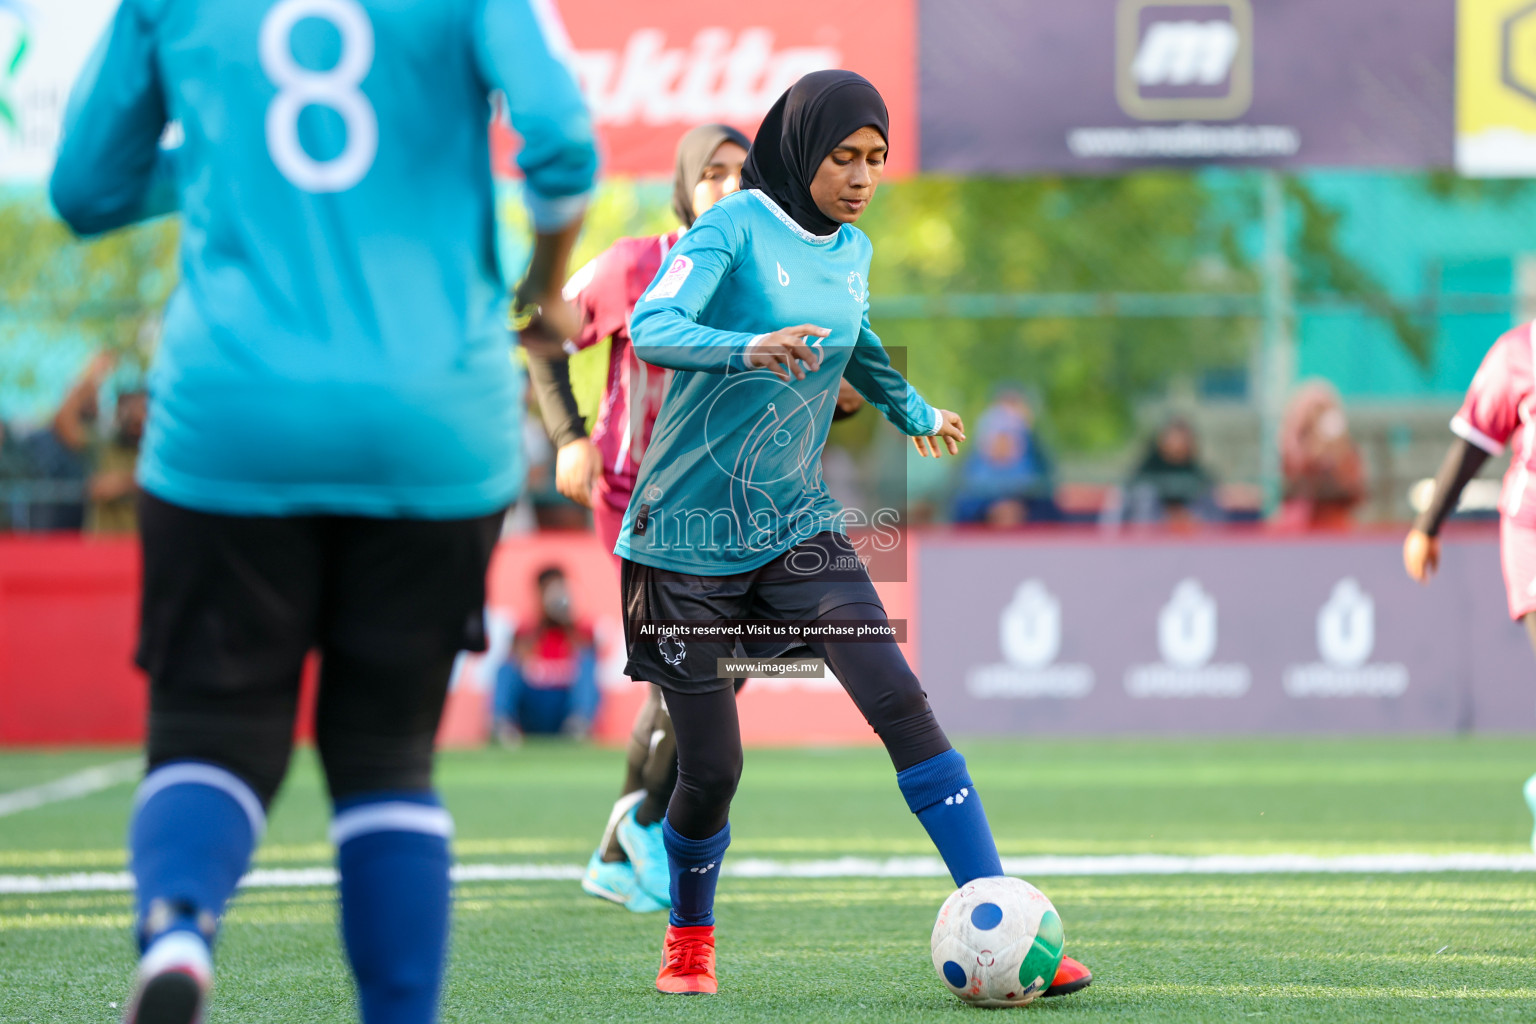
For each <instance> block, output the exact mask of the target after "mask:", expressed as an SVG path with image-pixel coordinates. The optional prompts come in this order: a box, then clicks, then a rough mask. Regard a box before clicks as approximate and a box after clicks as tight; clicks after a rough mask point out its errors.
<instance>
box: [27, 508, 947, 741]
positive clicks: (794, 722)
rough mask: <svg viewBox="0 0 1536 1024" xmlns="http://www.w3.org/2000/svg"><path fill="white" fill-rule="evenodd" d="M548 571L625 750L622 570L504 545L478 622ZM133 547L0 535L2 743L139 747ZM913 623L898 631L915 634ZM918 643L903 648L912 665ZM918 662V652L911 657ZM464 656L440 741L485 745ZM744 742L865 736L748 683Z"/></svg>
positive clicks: (531, 612)
mask: <svg viewBox="0 0 1536 1024" xmlns="http://www.w3.org/2000/svg"><path fill="white" fill-rule="evenodd" d="M550 565H558V566H559V567H560V568H562V569H563V570H564V571H565V573H566V576H567V577H568V578H569V580H570V586H571V595H572V603H573V605H574V610H575V612H576V615H577V616H578V618H580V619H581V620H582V621H583V622H586V623H587V624H589V625H590V626H591V627H592V628H593V631H594V633H595V636H596V639H597V643H598V658H599V669H598V681H599V683H600V684H601V686H602V688H603V703H602V707H601V710H600V711H599V713H598V720H597V722H596V729H595V732H596V735H597V738H598V739H600V740H604V741H609V742H621V741H623V740H624V739H625V738H626V737H627V736H628V735H629V729H630V724H631V722H632V721H633V720H634V715H635V711H636V710H637V709H638V708H639V706H640V703H641V701H643V700H644V698H645V693H646V689H645V686H644V685H642V684H637V683H634V682H631V681H630V680H629V678H628V677H626V676H625V675H624V640H623V633H622V626H621V622H620V616H619V574H618V568H617V566H616V565H615V564H614V561H613V556H612V555H610V554H608V553H607V552H606V551H604V550H603V548H602V545H601V544H599V543H598V541H597V539H596V538H595V537H594V536H593V535H591V534H589V533H545V534H536V535H531V536H527V537H518V538H515V539H512V540H509V541H505V542H503V543H502V544H501V546H500V547H499V548H498V549H497V551H496V556H495V558H494V560H493V561H492V563H491V571H490V578H489V580H488V585H489V594H488V605H489V607H488V609H487V612H488V618H490V619H491V620H493V622H494V620H500V625H501V626H502V627H503V628H511V627H514V626H515V625H516V624H517V623H518V622H528V621H530V620H531V619H532V618H533V617H534V616H535V615H536V614H537V607H538V598H537V592H536V589H535V586H534V581H535V579H536V577H537V575H538V573H539V570H541V569H543V568H544V567H546V566H550ZM138 587H139V554H138V545H137V544H136V543H135V542H133V541H124V540H110V541H109V540H91V539H88V538H81V537H76V536H66V535H61V536H57V537H27V536H25V535H15V536H0V747H3V746H8V745H37V744H47V745H54V744H88V743H138V742H140V741H142V739H143V737H144V709H145V684H144V679H143V674H142V673H141V672H139V670H138V669H136V668H135V667H134V666H133V663H132V658H133V647H134V642H135V635H136V631H137V628H138ZM879 589H880V593H881V598H882V600H883V601H884V602H885V607H886V609H887V610H888V611H889V613H890V615H891V617H892V618H898V619H908V620H910V619H911V618H912V617H913V611H914V609H913V607H912V604H911V597H910V594H909V588H908V586H906V585H905V584H882V585H880V587H879ZM915 633H916V629H915V628H909V630H908V636H909V637H914V635H915ZM914 645H915V640H909V642H908V643H907V644H906V645H903V646H904V647H905V649H906V650H907V654H908V657H909V658H914V653H915V652H914V650H913V647H914ZM913 663H914V665H915V664H916V661H915V658H914V661H913ZM487 668H488V666H485V665H484V657H483V656H481V655H465V656H464V657H463V658H462V659H461V660H460V663H459V665H458V666H457V669H456V671H455V675H454V682H453V688H452V690H451V692H450V693H449V695H448V705H447V708H446V709H445V711H444V714H443V726H442V730H441V732H440V733H439V739H440V741H441V742H443V743H444V744H445V745H448V746H467V745H474V744H480V743H484V742H485V740H486V738H487V736H488V734H489V731H490V697H491V694H490V690H491V680H490V679H489V678H488V677H489V675H490V672H489V671H487ZM314 669H315V665H314V662H313V659H311V663H310V664H309V665H308V666H307V670H306V680H305V687H304V689H305V699H304V701H303V710H302V711H301V714H300V722H299V726H298V729H297V732H298V734H299V736H300V737H301V738H302V737H306V736H308V735H310V734H311V732H312V727H311V725H312V717H313V716H312V704H313V696H314V676H315V671H314ZM741 726H742V734H743V737H744V738H745V740H746V741H747V742H748V743H751V744H756V745H765V744H772V745H792V744H803V743H867V742H873V741H874V738H875V737H874V734H873V733H871V732H870V729H869V726H868V725H866V724H865V723H864V720H863V718H862V717H861V716H860V715H859V712H858V709H856V708H855V707H854V706H853V702H852V701H850V700H849V699H848V697H847V695H846V694H844V693H843V691H842V688H841V687H840V686H839V685H838V683H837V681H836V680H835V679H833V678H832V677H831V676H830V674H829V675H828V678H826V679H777V680H754V681H753V682H752V683H750V684H749V685H748V686H747V688H746V690H745V691H743V693H742V697H741Z"/></svg>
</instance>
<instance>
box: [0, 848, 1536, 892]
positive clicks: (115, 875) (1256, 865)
mask: <svg viewBox="0 0 1536 1024" xmlns="http://www.w3.org/2000/svg"><path fill="white" fill-rule="evenodd" d="M1003 870H1004V871H1006V872H1007V873H1008V874H1010V875H1015V876H1018V877H1021V878H1045V877H1050V876H1053V875H1077V876H1082V875H1293V874H1294V875H1377V874H1424V873H1432V874H1434V873H1445V872H1460V871H1504V872H1536V856H1533V855H1531V854H1528V853H1527V854H1500V853H1372V854H1358V855H1351V856H1343V857H1314V856H1310V855H1306V854H1287V853H1277V854H1261V855H1232V856H1211V857H1175V856H1167V855H1163V854H1155V853H1137V854H1126V855H1124V856H1083V857H1004V858H1003ZM724 871H725V873H726V874H727V875H733V876H735V877H737V878H946V877H948V875H949V873H948V872H947V871H946V870H945V869H944V863H943V862H942V861H940V860H939V859H938V858H937V857H890V858H885V859H876V858H871V857H838V858H836V859H833V860H766V859H760V858H746V859H742V860H738V861H735V862H731V861H727V862H726V864H725V868H724ZM583 873H584V872H583V869H582V868H581V867H580V866H578V865H575V864H460V865H457V866H455V867H454V869H453V878H454V880H455V881H458V882H543V881H557V882H574V881H577V880H578V879H580V878H581V877H582V875H583ZM335 882H336V871H335V869H333V868H325V867H316V868H260V869H258V870H256V871H252V872H251V873H250V874H248V875H246V876H245V878H244V879H242V880H241V883H240V884H241V885H242V886H244V887H245V888H249V889H290V888H313V887H316V886H327V885H334V884H335ZM132 888H133V878H132V876H130V875H129V874H128V873H127V872H126V871H88V872H76V873H72V874H56V875H4V874H0V895H14V894H20V893H26V894H32V893H55V892H127V891H129V890H131V889H132Z"/></svg>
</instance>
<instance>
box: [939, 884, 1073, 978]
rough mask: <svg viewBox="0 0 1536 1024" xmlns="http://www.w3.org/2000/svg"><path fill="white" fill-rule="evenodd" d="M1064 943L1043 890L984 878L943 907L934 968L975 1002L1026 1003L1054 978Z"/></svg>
mask: <svg viewBox="0 0 1536 1024" xmlns="http://www.w3.org/2000/svg"><path fill="white" fill-rule="evenodd" d="M1064 943H1065V938H1064V936H1063V935H1062V931H1061V917H1060V915H1058V914H1057V913H1056V908H1055V907H1054V906H1052V905H1051V901H1050V900H1048V899H1046V897H1045V893H1043V892H1041V891H1040V890H1039V889H1036V888H1035V887H1034V886H1032V885H1030V884H1029V883H1028V882H1026V881H1024V880H1022V879H1019V878H1003V877H998V878H978V879H976V880H975V881H974V882H969V883H967V884H965V885H962V886H961V887H960V888H958V889H956V890H955V891H954V893H953V894H952V895H951V896H950V897H949V899H947V900H945V901H944V905H943V906H942V907H940V908H939V919H938V921H936V922H934V925H933V947H932V948H933V966H934V968H935V969H936V970H937V971H938V972H939V977H940V978H943V979H944V984H945V985H947V986H948V987H949V990H950V991H951V992H953V993H954V994H955V995H957V996H959V997H960V998H961V999H962V1000H963V1001H965V1002H967V1003H970V1004H971V1005H972V1006H1023V1005H1024V1004H1025V1003H1028V1002H1030V1001H1031V1000H1033V999H1034V998H1035V997H1036V996H1038V995H1039V994H1040V993H1041V992H1044V991H1045V990H1046V988H1047V987H1048V986H1049V985H1050V984H1051V980H1052V979H1053V978H1055V977H1056V968H1057V967H1058V966H1059V965H1060V964H1061V950H1062V946H1063V945H1064Z"/></svg>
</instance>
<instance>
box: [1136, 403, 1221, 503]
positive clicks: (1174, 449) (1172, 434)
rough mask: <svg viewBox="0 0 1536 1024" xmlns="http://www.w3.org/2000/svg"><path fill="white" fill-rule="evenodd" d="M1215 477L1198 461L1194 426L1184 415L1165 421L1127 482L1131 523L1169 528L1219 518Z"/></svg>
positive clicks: (1197, 446) (1198, 455) (1197, 445)
mask: <svg viewBox="0 0 1536 1024" xmlns="http://www.w3.org/2000/svg"><path fill="white" fill-rule="evenodd" d="M1214 493H1215V481H1214V479H1212V477H1211V474H1210V473H1209V472H1208V471H1207V470H1206V468H1205V467H1204V466H1202V465H1201V464H1200V453H1199V444H1198V442H1197V440H1196V438H1195V431H1194V428H1193V427H1191V426H1190V425H1189V422H1188V421H1187V420H1185V419H1183V418H1181V417H1177V416H1175V417H1173V418H1172V419H1170V420H1168V421H1167V422H1166V423H1164V424H1163V425H1162V427H1161V428H1160V429H1159V430H1158V432H1157V434H1156V435H1155V436H1154V437H1153V438H1152V442H1151V444H1149V445H1148V446H1147V453H1146V455H1145V456H1144V457H1143V458H1142V460H1141V464H1140V465H1138V466H1137V467H1136V470H1135V472H1133V473H1132V474H1131V477H1130V479H1129V480H1127V481H1126V482H1125V496H1124V502H1125V512H1124V517H1125V520H1126V521H1127V522H1132V523H1166V524H1168V525H1171V526H1178V525H1184V524H1188V523H1192V522H1196V521H1206V522H1214V521H1218V520H1220V519H1221V510H1220V508H1218V507H1217V505H1216V503H1215V501H1214V500H1213V495H1214Z"/></svg>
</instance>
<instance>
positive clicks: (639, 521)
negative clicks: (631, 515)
mask: <svg viewBox="0 0 1536 1024" xmlns="http://www.w3.org/2000/svg"><path fill="white" fill-rule="evenodd" d="M649 525H651V506H649V505H641V506H640V511H638V512H636V513H635V525H634V527H632V528H631V529H630V532H631V533H633V534H634V535H635V536H636V537H644V536H645V528H646V527H647V526H649Z"/></svg>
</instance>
